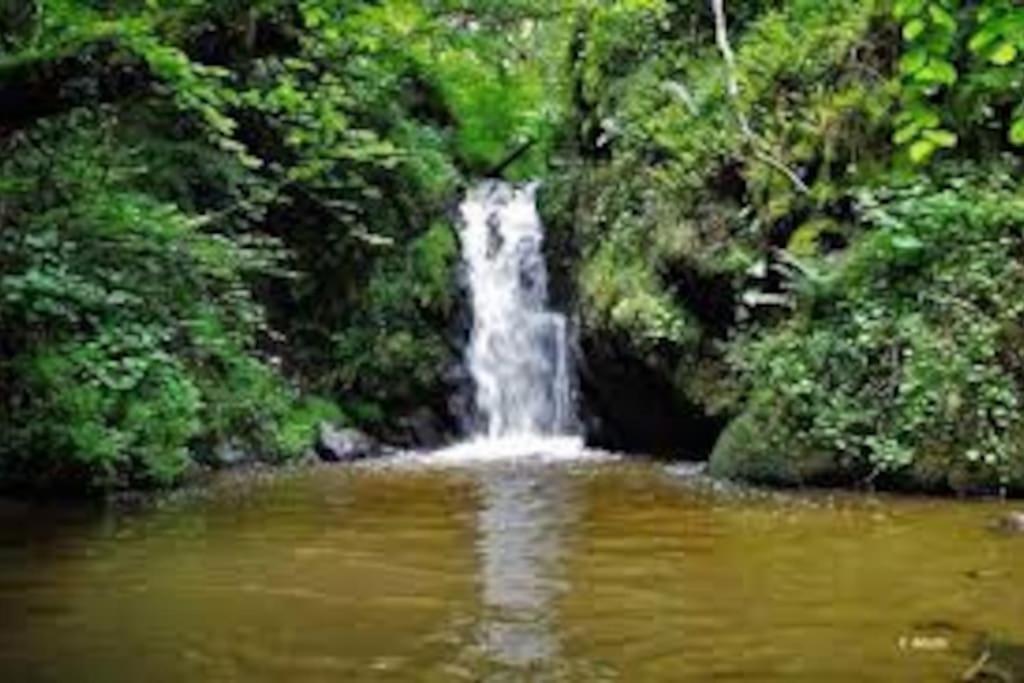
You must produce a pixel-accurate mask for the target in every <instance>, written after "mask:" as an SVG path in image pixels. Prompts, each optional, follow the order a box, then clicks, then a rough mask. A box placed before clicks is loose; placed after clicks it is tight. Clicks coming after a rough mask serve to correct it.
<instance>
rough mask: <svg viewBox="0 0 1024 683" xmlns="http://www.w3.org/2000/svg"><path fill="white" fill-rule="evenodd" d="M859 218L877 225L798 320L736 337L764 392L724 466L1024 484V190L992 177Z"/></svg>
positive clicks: (734, 432) (876, 208) (791, 474)
mask: <svg viewBox="0 0 1024 683" xmlns="http://www.w3.org/2000/svg"><path fill="white" fill-rule="evenodd" d="M1000 181H1002V182H1000ZM991 185H999V187H997V188H990V187H989V186H991ZM860 211H861V217H862V219H863V220H864V221H865V222H866V223H867V224H868V226H870V229H871V231H870V232H869V233H868V234H867V235H865V236H864V237H863V238H861V239H860V240H859V241H858V242H857V243H856V244H855V245H854V246H853V247H852V248H851V249H850V250H849V253H847V254H845V255H844V256H843V259H842V261H841V263H838V264H835V265H833V266H832V269H831V270H829V271H827V272H826V273H824V274H822V275H819V276H818V277H819V278H820V281H819V282H817V283H815V284H814V285H813V286H812V287H809V288H807V293H806V294H805V295H804V296H803V297H802V298H801V300H800V308H799V310H798V312H797V313H796V314H795V315H794V316H793V318H792V319H791V320H789V321H787V322H786V323H784V324H782V325H781V326H779V327H778V328H775V329H772V330H770V331H768V332H767V333H764V334H760V335H755V338H754V339H753V340H751V341H749V342H746V341H744V342H742V343H739V344H737V347H736V348H737V356H738V360H737V370H738V371H739V372H740V373H741V374H742V376H743V377H744V378H745V379H746V381H747V382H749V386H750V394H749V396H750V398H749V401H748V403H747V407H746V412H745V413H744V416H743V417H742V418H741V419H740V420H739V421H737V423H736V424H735V425H734V426H733V427H732V428H731V430H730V432H729V433H728V434H727V435H726V436H725V437H723V439H722V440H721V441H720V443H719V446H718V449H717V451H716V453H715V455H714V457H713V459H712V463H713V468H714V469H715V471H717V472H719V473H721V474H725V475H731V476H743V477H747V478H751V479H757V480H762V481H769V482H776V483H778V482H784V483H790V484H796V483H805V482H810V483H814V482H818V483H821V482H847V483H851V482H872V481H878V482H880V483H887V484H890V485H912V486H914V487H916V488H929V489H937V490H951V489H952V490H971V489H984V490H998V489H1000V488H1012V489H1015V490H1022V489H1024V441H1022V440H1021V439H1022V436H1024V429H1022V428H1024V423H1022V421H1021V405H1022V402H1024V372H1022V371H1024V366H1022V364H1021V358H1020V349H1019V346H1020V340H1021V339H1022V333H1024V266H1022V265H1021V261H1020V256H1021V254H1022V253H1024V239H1022V233H1021V228H1022V227H1024V197H1022V196H1021V195H1020V193H1019V189H1017V188H1015V187H1014V182H1013V180H1012V177H1011V176H1010V175H1009V174H1002V175H1000V174H992V175H990V176H989V177H988V178H985V179H978V178H971V179H970V181H968V180H961V181H960V182H956V183H955V184H953V185H944V186H943V185H940V186H938V187H932V186H928V185H924V184H917V185H914V186H911V187H908V188H901V189H899V190H890V191H884V192H883V191H873V192H865V193H864V194H863V195H862V197H861V204H860ZM755 435H756V436H755Z"/></svg>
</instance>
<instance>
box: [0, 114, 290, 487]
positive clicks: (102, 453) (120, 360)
mask: <svg viewBox="0 0 1024 683" xmlns="http://www.w3.org/2000/svg"><path fill="white" fill-rule="evenodd" d="M118 136H119V128H118V124H117V122H116V118H115V117H114V116H113V114H112V113H110V112H100V113H98V114H85V113H80V112H77V113H73V114H71V115H69V116H67V117H65V118H63V119H60V120H55V121H52V122H47V123H45V124H40V125H39V126H38V127H37V128H36V129H35V130H33V131H32V132H31V133H28V134H23V135H19V136H16V137H15V138H14V139H13V140H12V141H11V143H10V151H11V154H10V155H9V156H8V157H7V159H6V160H5V161H4V162H3V163H2V164H0V183H2V185H3V187H4V188H5V192H4V231H5V233H6V234H7V235H8V237H7V238H6V239H5V240H4V241H3V242H2V245H0V261H2V263H3V264H4V268H3V273H4V274H3V277H2V280H0V292H2V298H0V321H2V326H3V328H4V329H5V331H7V332H6V333H5V337H6V338H5V355H6V357H5V359H4V371H3V378H4V384H5V386H7V387H8V396H7V401H6V406H7V411H6V412H5V415H4V429H5V433H6V434H8V435H9V438H8V439H6V440H5V441H6V442H5V443H4V445H3V450H2V452H0V458H2V460H3V462H4V463H5V469H7V470H8V472H7V473H8V474H12V473H13V474H14V475H15V476H19V477H21V476H24V477H33V476H40V475H42V476H46V475H47V473H49V475H50V476H53V477H54V478H59V477H67V478H70V479H75V478H80V479H86V480H88V481H90V482H91V484H93V485H99V486H108V485H113V484H123V483H130V482H132V481H136V482H146V481H151V482H155V483H169V482H171V481H173V480H174V479H175V478H176V477H178V476H179V475H180V474H181V473H182V472H183V470H184V469H185V466H186V465H187V463H188V461H189V459H188V452H189V447H190V446H191V445H192V444H193V443H194V442H195V440H196V439H197V438H199V437H200V436H201V435H202V433H203V431H204V426H205V425H207V424H208V423H209V422H210V420H211V419H212V418H211V415H209V414H208V412H207V411H208V409H209V408H208V406H209V404H208V403H207V400H206V399H207V398H208V395H207V394H206V392H204V391H203V390H202V387H203V386H204V385H205V384H208V383H209V384H216V383H219V382H221V381H224V380H225V379H226V378H225V376H224V375H223V374H222V373H221V371H220V369H221V367H223V365H224V364H226V363H229V362H235V361H236V359H241V358H244V357H245V356H246V354H247V353H249V352H250V351H251V347H252V343H253V340H254V338H255V335H256V334H257V333H258V332H259V331H260V330H261V329H262V327H263V319H262V312H261V309H260V307H259V306H258V305H257V304H256V303H255V302H254V301H253V299H252V297H251V294H250V292H249V289H248V286H247V283H246V278H247V277H249V276H250V275H251V274H253V273H259V272H266V271H267V270H268V269H270V268H271V267H272V266H273V264H274V262H275V260H276V258H277V257H276V255H275V246H274V244H273V243H272V242H270V241H266V240H240V239H238V240H232V239H229V238H228V236H227V235H226V234H224V233H223V232H220V231H219V230H218V229H217V226H215V225H214V224H213V222H212V221H211V220H210V219H209V218H207V217H203V216H198V215H189V214H186V213H185V212H183V211H182V210H181V208H180V207H179V206H176V205H175V204H172V203H169V202H166V201H163V200H160V199H158V198H157V197H156V196H154V195H153V194H150V193H148V192H147V191H145V190H144V189H143V185H144V182H145V177H146V173H147V166H146V161H145V159H144V157H143V155H142V154H141V150H139V149H134V148H132V147H128V146H125V145H121V144H117V143H116V142H115V140H116V139H117V138H118ZM213 331H215V332H216V333H215V334H213V333H212V332H213ZM250 362H255V361H254V360H253V361H250ZM232 388H233V389H236V390H237V389H239V387H237V386H235V387H232ZM244 398H245V395H244V394H241V395H240V397H239V398H238V399H237V400H244ZM218 409H219V407H217V408H214V410H218Z"/></svg>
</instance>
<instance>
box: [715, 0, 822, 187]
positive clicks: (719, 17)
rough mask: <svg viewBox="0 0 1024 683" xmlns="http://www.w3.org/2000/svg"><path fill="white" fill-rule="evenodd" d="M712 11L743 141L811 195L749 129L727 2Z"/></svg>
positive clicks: (717, 3)
mask: <svg viewBox="0 0 1024 683" xmlns="http://www.w3.org/2000/svg"><path fill="white" fill-rule="evenodd" d="M711 9H712V11H713V12H714V14H715V42H716V43H718V50H719V52H721V53H722V59H723V60H725V72H726V73H725V82H726V91H727V92H728V94H729V99H731V100H732V101H733V105H734V107H733V111H734V113H735V115H736V120H737V122H738V123H739V125H740V131H741V132H742V133H743V137H744V138H746V139H747V142H748V143H750V148H751V150H752V151H753V153H754V156H755V157H757V158H758V159H759V160H761V161H762V162H764V163H766V164H768V165H769V166H771V167H772V168H774V169H775V170H777V171H779V172H780V173H782V174H783V175H785V176H786V177H787V178H789V180H790V182H792V183H793V185H794V186H795V187H796V188H797V189H798V190H800V191H801V192H803V193H804V194H809V193H810V191H811V190H810V188H809V187H807V184H806V183H805V182H804V181H803V180H802V179H801V178H800V176H798V175H797V174H796V172H795V171H793V170H792V169H791V168H789V167H788V166H786V165H785V164H784V163H783V162H782V161H781V160H780V159H778V158H777V157H775V156H774V155H772V154H771V153H770V152H768V151H767V150H766V149H764V143H763V141H762V140H761V139H760V138H759V137H758V136H757V135H756V134H755V133H754V130H753V129H752V128H751V127H750V121H749V120H747V115H746V114H745V113H744V112H743V107H742V106H741V103H740V101H739V99H740V84H739V80H738V79H737V78H736V53H734V52H733V50H732V45H731V44H730V43H729V28H728V24H727V22H726V15H725V0H711Z"/></svg>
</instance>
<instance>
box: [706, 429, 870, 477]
mask: <svg viewBox="0 0 1024 683" xmlns="http://www.w3.org/2000/svg"><path fill="white" fill-rule="evenodd" d="M708 471H709V472H710V474H711V475H712V476H714V477H718V478H720V479H731V480H736V481H746V482H749V483H752V484H766V485H769V486H804V485H815V484H829V483H840V482H844V481H847V482H848V481H850V480H852V479H853V477H852V476H851V474H852V473H850V472H848V471H846V470H845V469H844V467H843V466H842V464H841V463H840V462H839V461H838V459H837V458H836V456H835V455H834V454H832V453H828V452H825V451H820V450H814V449H808V448H804V447H801V446H800V445H799V444H789V445H786V446H780V445H779V444H778V443H777V442H776V440H775V439H773V438H772V437H771V428H770V426H769V425H766V423H765V421H764V420H762V419H759V418H758V417H757V416H755V415H754V414H753V413H751V412H746V413H743V414H741V415H740V416H739V417H737V418H735V419H734V420H733V421H732V422H731V423H730V424H729V426H728V427H726V428H725V430H724V431H723V432H722V434H721V436H720V437H719V438H718V442H717V443H716V444H715V448H714V450H713V451H712V453H711V460H710V462H709V463H708Z"/></svg>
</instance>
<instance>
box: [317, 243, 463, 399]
mask: <svg viewBox="0 0 1024 683" xmlns="http://www.w3.org/2000/svg"><path fill="white" fill-rule="evenodd" d="M457 249H458V246H457V244H456V241H455V235H454V233H453V232H452V229H451V227H450V226H448V225H447V224H444V223H437V224H435V225H434V226H433V227H431V229H430V230H429V231H427V232H426V233H425V234H424V235H422V236H421V237H419V238H418V239H417V240H415V241H414V243H413V244H412V245H411V247H410V249H409V250H408V251H407V252H405V253H404V254H401V255H398V256H396V257H395V258H388V259H384V260H382V261H381V262H380V263H379V264H378V266H377V267H376V269H375V271H374V272H373V274H372V275H371V278H370V281H369V283H368V285H367V288H366V290H365V293H364V298H363V300H362V302H361V305H360V308H359V310H358V312H357V313H356V316H355V317H354V318H353V319H352V324H350V325H349V326H347V327H346V328H345V329H344V330H341V331H339V332H338V333H336V334H335V335H334V337H333V343H334V347H333V356H332V361H331V368H332V370H331V372H330V373H329V378H330V381H331V383H332V386H333V387H334V388H335V389H336V390H338V391H340V392H342V393H343V394H345V395H356V396H363V397H367V398H368V399H370V400H372V402H373V403H375V404H376V406H377V408H378V409H377V410H374V411H372V412H373V413H376V414H380V415H383V414H385V412H384V409H388V412H390V413H394V412H400V411H401V410H409V409H411V408H414V407H415V406H416V405H417V404H418V403H422V401H423V399H424V397H425V396H429V395H430V389H431V387H436V386H444V382H443V375H444V372H445V370H446V369H447V368H448V367H450V366H451V365H452V363H453V362H454V357H453V351H454V349H452V348H451V347H450V345H449V343H448V340H447V339H446V335H447V333H448V330H447V322H446V321H447V320H449V319H450V317H451V315H452V312H453V311H452V307H453V306H454V304H455V302H454V300H453V294H452V283H453V282H454V281H455V277H454V272H453V269H454V267H455V261H456V255H457ZM364 412H365V407H364Z"/></svg>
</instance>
